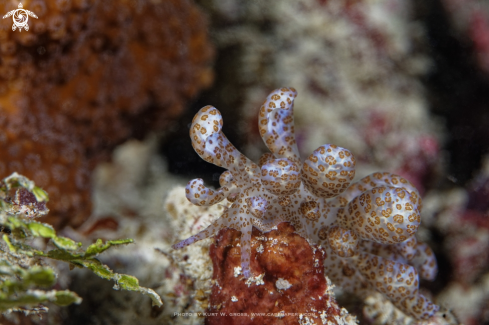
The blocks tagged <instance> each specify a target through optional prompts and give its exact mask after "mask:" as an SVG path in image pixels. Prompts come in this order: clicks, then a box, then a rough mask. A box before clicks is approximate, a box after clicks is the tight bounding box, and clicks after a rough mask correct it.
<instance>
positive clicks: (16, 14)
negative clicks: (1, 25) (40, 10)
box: [3, 3, 37, 32]
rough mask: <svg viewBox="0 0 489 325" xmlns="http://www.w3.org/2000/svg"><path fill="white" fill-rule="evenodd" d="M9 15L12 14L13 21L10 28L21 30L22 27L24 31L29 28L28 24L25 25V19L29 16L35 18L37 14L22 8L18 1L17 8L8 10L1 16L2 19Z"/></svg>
mask: <svg viewBox="0 0 489 325" xmlns="http://www.w3.org/2000/svg"><path fill="white" fill-rule="evenodd" d="M10 16H13V17H12V19H13V21H14V24H13V25H12V30H13V31H15V30H16V29H17V28H18V29H19V32H21V31H22V28H24V29H25V30H26V31H28V30H29V25H27V21H28V20H29V16H31V17H34V18H36V19H37V16H36V14H35V13H33V12H32V11H29V10H25V9H23V7H22V3H19V9H15V10H11V11H9V12H8V13H7V14H6V15H5V16H3V19H5V18H7V17H10Z"/></svg>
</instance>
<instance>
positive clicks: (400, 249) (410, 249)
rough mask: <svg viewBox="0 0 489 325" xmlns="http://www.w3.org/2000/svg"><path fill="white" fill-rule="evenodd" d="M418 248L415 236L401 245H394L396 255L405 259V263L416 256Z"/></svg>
mask: <svg viewBox="0 0 489 325" xmlns="http://www.w3.org/2000/svg"><path fill="white" fill-rule="evenodd" d="M417 248H418V241H417V240H416V237H415V236H412V237H411V238H409V239H408V240H406V241H403V242H402V243H398V244H395V245H394V249H395V250H396V252H397V253H398V254H400V255H401V256H402V257H404V258H405V259H406V261H410V260H412V259H413V257H414V256H415V255H416V251H417Z"/></svg>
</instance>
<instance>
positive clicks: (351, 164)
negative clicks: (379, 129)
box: [301, 144, 355, 198]
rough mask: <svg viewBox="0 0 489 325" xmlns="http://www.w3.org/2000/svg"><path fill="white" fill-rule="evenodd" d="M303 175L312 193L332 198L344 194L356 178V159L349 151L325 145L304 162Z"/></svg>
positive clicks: (305, 184)
mask: <svg viewBox="0 0 489 325" xmlns="http://www.w3.org/2000/svg"><path fill="white" fill-rule="evenodd" d="M301 173H302V181H303V182H304V186H305V187H306V188H307V189H308V190H309V191H310V192H311V193H313V194H314V195H316V196H319V197H323V198H332V197H335V196H337V195H338V194H340V193H342V192H344V191H345V190H346V189H347V188H348V186H349V185H350V182H351V181H352V180H353V177H355V158H354V157H353V154H352V153H351V152H350V150H348V149H345V148H341V147H337V146H335V145H331V144H325V145H322V146H321V147H319V148H317V149H316V150H314V152H313V153H312V154H311V155H310V156H309V157H308V158H307V159H306V160H305V161H304V164H303V166H302V171H301Z"/></svg>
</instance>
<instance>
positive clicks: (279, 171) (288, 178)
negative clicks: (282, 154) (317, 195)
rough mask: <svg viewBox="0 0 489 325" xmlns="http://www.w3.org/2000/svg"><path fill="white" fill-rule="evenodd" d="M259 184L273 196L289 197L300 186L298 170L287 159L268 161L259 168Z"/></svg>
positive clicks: (294, 164)
mask: <svg viewBox="0 0 489 325" xmlns="http://www.w3.org/2000/svg"><path fill="white" fill-rule="evenodd" d="M261 184H262V185H263V187H264V188H265V189H266V190H267V191H269V192H270V193H272V194H275V195H291V194H293V193H295V192H297V190H298V189H299V187H300V186H301V178H300V168H299V166H298V165H297V164H296V163H294V162H293V161H292V160H290V159H288V158H280V159H275V160H269V161H268V162H267V163H266V164H264V165H263V166H261Z"/></svg>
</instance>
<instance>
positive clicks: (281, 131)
mask: <svg viewBox="0 0 489 325" xmlns="http://www.w3.org/2000/svg"><path fill="white" fill-rule="evenodd" d="M296 96H297V93H296V91H295V90H294V89H293V88H280V89H276V90H274V91H273V92H272V93H271V94H270V95H269V96H268V97H267V99H266V101H265V102H264V103H263V105H262V106H261V108H260V112H259V119H258V126H259V131H260V135H261V137H262V138H263V140H264V141H265V143H266V145H267V147H268V148H269V149H270V151H271V153H266V154H264V155H263V156H262V158H261V159H260V162H259V164H258V165H257V164H255V163H254V162H252V161H251V160H249V159H248V158H246V157H245V156H244V155H243V154H242V153H240V152H239V151H238V150H237V149H236V148H235V147H234V146H233V145H232V144H231V143H230V142H229V140H228V139H227V138H226V136H225V135H224V134H223V133H222V132H221V128H222V125H223V121H222V117H221V114H220V112H219V111H218V110H217V109H216V108H214V107H212V106H206V107H203V108H202V109H201V110H200V111H199V112H198V113H197V114H196V115H195V117H194V119H193V121H192V125H191V128H190V137H191V139H192V146H193V147H194V149H195V151H196V152H197V153H198V154H199V155H200V156H201V157H202V159H204V160H206V161H208V162H210V163H213V164H215V165H217V166H220V167H224V168H226V169H227V171H226V172H224V173H223V174H222V175H221V178H220V180H219V182H220V185H221V187H220V188H219V189H217V190H213V189H210V188H207V187H205V185H204V184H203V181H202V179H194V180H192V181H190V182H189V183H188V185H187V187H186V196H187V198H188V200H189V201H190V202H192V203H193V204H196V205H200V206H209V205H213V204H217V203H219V202H221V201H223V200H225V199H226V200H227V206H228V208H227V209H226V210H225V212H224V213H223V214H222V216H221V217H220V218H218V219H217V220H215V221H214V222H213V223H212V224H211V225H209V226H208V227H207V228H206V229H204V230H202V231H201V232H199V233H197V234H195V235H194V236H192V237H190V238H187V239H185V240H183V241H181V242H179V243H177V244H175V245H174V246H173V247H174V248H175V249H178V248H182V247H185V246H188V245H190V244H192V243H194V242H196V241H199V240H201V239H204V238H209V237H212V236H214V235H216V234H217V232H218V231H219V230H221V229H223V228H233V229H236V230H239V231H241V232H242V236H241V242H240V244H241V267H242V273H243V275H244V276H245V277H246V278H250V277H251V276H253V274H252V272H251V270H250V256H251V232H252V228H253V227H256V228H258V229H259V230H260V231H262V232H268V231H271V230H272V228H273V227H275V226H276V225H278V224H279V223H281V222H290V223H291V224H292V225H293V226H294V227H295V229H296V231H297V233H298V234H299V235H301V236H303V237H304V238H308V239H309V240H311V241H312V242H314V243H317V244H318V245H321V246H322V248H323V249H324V250H325V251H326V254H325V255H326V259H325V262H324V267H325V273H326V274H327V275H328V277H329V278H330V279H331V280H332V281H333V283H334V284H336V285H338V286H341V287H343V288H344V289H345V290H349V291H353V292H356V293H358V294H360V295H365V294H366V292H367V290H377V291H379V292H381V293H382V294H384V295H385V296H386V297H388V298H389V299H390V300H391V301H392V302H393V303H394V304H395V305H396V307H398V308H399V309H401V310H402V311H403V312H405V313H406V314H408V315H411V316H413V317H415V318H417V319H427V318H429V317H431V316H432V315H433V314H434V313H435V312H436V311H437V310H438V306H436V305H434V304H433V303H432V302H431V301H429V300H428V299H427V298H426V297H424V296H423V295H422V294H420V293H419V289H418V285H419V276H421V277H422V278H425V279H428V280H432V279H433V278H434V277H435V275H436V272H437V265H436V260H435V257H434V254H433V252H432V251H431V249H430V248H429V247H428V246H427V245H425V244H422V243H418V242H417V241H416V237H415V236H414V235H415V233H416V231H417V229H418V226H419V223H420V210H421V197H420V195H419V193H418V191H417V190H416V188H415V187H414V186H413V185H412V184H411V183H410V182H409V181H407V180H406V179H404V178H402V177H400V176H398V175H394V174H390V173H374V174H372V175H369V176H367V177H364V178H362V179H360V180H359V181H358V182H356V183H353V184H351V182H352V180H353V178H354V176H355V158H354V157H353V154H352V153H351V152H350V151H349V150H348V149H344V148H340V147H337V146H335V145H331V144H326V145H322V146H320V147H319V148H318V149H316V150H315V151H314V152H313V153H312V154H311V155H310V156H309V157H308V158H307V159H306V160H305V161H304V162H302V161H301V158H300V156H299V151H298V149H297V144H296V141H295V136H294V117H293V103H294V99H295V97H296ZM366 288H367V289H366Z"/></svg>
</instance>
